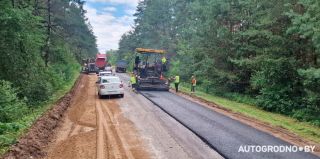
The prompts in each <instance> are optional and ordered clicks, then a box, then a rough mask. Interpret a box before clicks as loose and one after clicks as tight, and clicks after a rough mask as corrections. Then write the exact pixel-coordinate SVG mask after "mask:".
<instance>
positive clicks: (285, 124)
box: [179, 85, 320, 143]
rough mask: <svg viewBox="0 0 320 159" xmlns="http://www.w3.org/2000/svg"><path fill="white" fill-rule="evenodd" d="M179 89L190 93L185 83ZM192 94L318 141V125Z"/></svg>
mask: <svg viewBox="0 0 320 159" xmlns="http://www.w3.org/2000/svg"><path fill="white" fill-rule="evenodd" d="M179 89H180V90H181V91H182V92H185V93H190V88H187V87H185V85H183V86H181V87H179ZM194 95H195V96H197V97H200V98H202V99H205V100H207V101H210V102H213V103H216V104H218V105H219V106H221V107H224V108H227V109H229V110H231V111H233V112H237V113H241V114H243V115H245V116H248V117H252V118H254V119H257V120H259V121H262V122H266V123H269V124H271V125H273V126H278V127H282V128H285V129H287V130H289V131H290V132H292V133H295V134H297V135H298V136H300V137H302V138H305V139H308V140H311V141H315V142H317V143H320V127H317V126H314V125H311V124H310V123H307V122H300V121H298V120H296V119H294V118H291V117H288V116H284V115H281V114H276V113H271V112H267V111H264V110H262V109H260V108H258V107H257V106H253V105H249V104H244V103H239V102H236V101H232V100H230V99H227V98H223V97H219V96H215V95H212V94H207V93H204V92H202V91H196V93H195V94H194Z"/></svg>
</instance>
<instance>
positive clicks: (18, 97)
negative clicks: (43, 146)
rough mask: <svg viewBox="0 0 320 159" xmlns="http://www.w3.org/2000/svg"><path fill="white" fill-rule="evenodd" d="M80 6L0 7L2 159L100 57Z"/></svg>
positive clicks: (70, 1) (5, 1) (58, 0)
mask: <svg viewBox="0 0 320 159" xmlns="http://www.w3.org/2000/svg"><path fill="white" fill-rule="evenodd" d="M82 6H83V2H82V1H81V0H77V1H75V0H45V1H25V0H14V1H11V0H2V1H1V2H0V69H1V72H0V155H1V154H3V153H4V152H5V151H6V150H7V148H8V147H9V146H10V145H11V144H13V143H15V142H16V139H17V138H18V137H19V136H20V135H22V134H23V133H24V132H25V131H26V130H27V129H28V128H29V127H30V126H31V125H32V123H33V122H34V121H35V120H36V119H37V118H38V117H39V116H40V115H41V114H42V113H43V112H45V111H46V110H47V109H49V108H50V106H51V105H52V104H53V103H54V102H55V101H57V100H58V99H59V98H60V97H62V96H63V95H64V94H65V93H66V92H67V91H69V90H70V88H71V87H72V85H73V83H74V82H75V80H76V79H77V77H78V76H79V71H80V65H79V62H80V61H81V60H82V58H85V57H92V56H94V55H95V54H96V53H97V48H96V39H95V37H94V35H93V33H92V30H91V27H90V25H89V24H88V22H87V21H86V18H85V16H84V14H85V11H84V10H83V7H82Z"/></svg>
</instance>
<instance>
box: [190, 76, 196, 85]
mask: <svg viewBox="0 0 320 159" xmlns="http://www.w3.org/2000/svg"><path fill="white" fill-rule="evenodd" d="M191 83H192V86H196V85H197V80H196V79H195V78H192V80H191Z"/></svg>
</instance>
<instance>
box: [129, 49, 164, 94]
mask: <svg viewBox="0 0 320 159" xmlns="http://www.w3.org/2000/svg"><path fill="white" fill-rule="evenodd" d="M165 53H166V52H165V51H164V50H155V49H145V48H137V49H136V53H135V61H134V67H133V68H134V69H133V73H134V74H135V75H136V77H137V88H136V89H137V90H150V91H169V81H168V79H166V78H165V77H164V70H166V69H163V68H165V67H164V64H163V63H162V62H161V58H163V57H164V56H165Z"/></svg>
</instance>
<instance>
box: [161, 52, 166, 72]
mask: <svg viewBox="0 0 320 159" xmlns="http://www.w3.org/2000/svg"><path fill="white" fill-rule="evenodd" d="M161 63H162V71H166V64H167V59H166V57H165V56H162V59H161Z"/></svg>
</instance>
